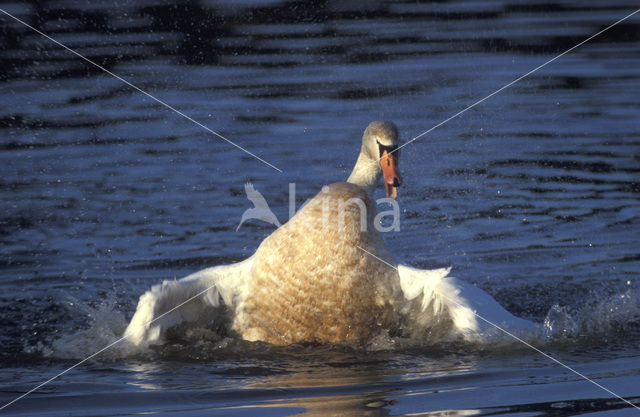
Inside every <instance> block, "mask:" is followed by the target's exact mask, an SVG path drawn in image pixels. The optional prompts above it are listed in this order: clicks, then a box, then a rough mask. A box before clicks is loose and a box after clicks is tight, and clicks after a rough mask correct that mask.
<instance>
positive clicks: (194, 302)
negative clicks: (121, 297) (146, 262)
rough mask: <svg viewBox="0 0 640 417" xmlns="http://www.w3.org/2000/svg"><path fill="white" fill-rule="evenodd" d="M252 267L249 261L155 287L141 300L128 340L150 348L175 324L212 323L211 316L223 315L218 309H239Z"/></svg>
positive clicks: (222, 266)
mask: <svg viewBox="0 0 640 417" xmlns="http://www.w3.org/2000/svg"><path fill="white" fill-rule="evenodd" d="M252 264H253V260H252V258H249V259H246V260H244V261H242V262H238V263H236V264H231V265H221V266H216V267H212V268H207V269H204V270H202V271H199V272H196V273H194V274H191V275H189V276H187V277H185V278H182V279H180V280H178V281H164V282H163V283H162V284H158V285H154V286H153V287H151V289H150V290H149V291H147V292H146V293H145V294H143V295H142V296H141V297H140V300H139V301H138V307H137V309H136V312H135V314H134V315H133V318H132V319H131V322H130V323H129V325H128V326H127V329H126V330H125V333H124V337H126V338H127V340H128V341H129V342H130V343H131V344H133V345H135V346H146V345H149V344H153V343H157V342H159V341H161V340H162V338H163V335H164V333H165V331H166V330H167V329H169V328H171V327H173V326H175V325H178V324H181V323H184V322H200V321H210V320H211V319H212V318H213V317H210V316H211V315H215V314H219V312H217V311H216V307H221V306H229V307H235V306H236V305H237V303H238V302H239V301H240V298H242V297H243V296H244V289H245V287H246V286H245V283H246V279H247V276H248V274H249V271H250V269H251V265H252ZM187 300H189V301H187ZM183 303H184V304H183ZM181 304H182V305H181ZM177 306H180V307H178V308H176V307H177ZM172 309H173V311H172Z"/></svg>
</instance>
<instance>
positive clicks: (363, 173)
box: [347, 149, 380, 194]
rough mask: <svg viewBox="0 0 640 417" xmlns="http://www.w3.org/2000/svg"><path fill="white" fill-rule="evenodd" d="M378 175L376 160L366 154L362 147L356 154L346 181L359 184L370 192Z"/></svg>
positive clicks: (378, 169)
mask: <svg viewBox="0 0 640 417" xmlns="http://www.w3.org/2000/svg"><path fill="white" fill-rule="evenodd" d="M379 177H380V164H378V161H376V160H374V159H372V158H371V157H369V156H368V155H366V153H365V151H364V149H363V150H362V151H361V152H360V155H358V160H357V161H356V165H355V166H354V167H353V171H352V172H351V175H349V178H347V182H349V183H351V184H355V185H359V186H360V187H362V188H364V189H366V190H367V193H369V194H371V193H372V191H373V189H374V187H375V185H376V183H377V182H378V178H379Z"/></svg>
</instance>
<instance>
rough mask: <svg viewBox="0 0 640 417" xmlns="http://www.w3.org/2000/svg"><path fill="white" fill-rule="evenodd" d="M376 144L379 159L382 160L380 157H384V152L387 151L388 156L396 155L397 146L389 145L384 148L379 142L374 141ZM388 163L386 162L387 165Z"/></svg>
mask: <svg viewBox="0 0 640 417" xmlns="http://www.w3.org/2000/svg"><path fill="white" fill-rule="evenodd" d="M376 143H377V144H378V151H379V152H380V155H379V157H380V158H382V156H383V155H384V151H387V154H388V155H391V154H392V153H394V152H395V153H396V157H397V156H398V155H397V149H398V146H397V145H391V146H384V145H383V144H381V143H380V142H378V141H376ZM389 163H390V162H389V161H387V164H389Z"/></svg>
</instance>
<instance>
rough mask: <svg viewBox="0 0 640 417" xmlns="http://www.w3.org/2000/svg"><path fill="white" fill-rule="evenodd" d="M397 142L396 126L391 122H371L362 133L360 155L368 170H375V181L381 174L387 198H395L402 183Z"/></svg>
mask: <svg viewBox="0 0 640 417" xmlns="http://www.w3.org/2000/svg"><path fill="white" fill-rule="evenodd" d="M399 142H400V140H399V138H398V128H397V127H396V125H394V124H393V123H391V122H384V121H376V122H371V123H370V124H369V126H367V128H366V129H365V131H364V134H363V135H362V150H361V152H360V154H361V157H364V158H365V159H366V160H368V162H369V163H368V164H367V165H368V166H369V167H370V168H369V169H370V170H375V181H376V182H377V179H378V178H379V177H380V174H382V178H383V181H384V189H385V192H386V193H387V197H389V198H396V196H397V195H398V191H397V188H398V187H399V186H400V185H402V177H401V176H400V171H399V170H398V159H399V158H400V150H399V149H398V145H399ZM359 159H360V158H359ZM372 162H373V163H372ZM358 164H360V160H359V161H358ZM356 168H357V167H356ZM354 171H355V169H354Z"/></svg>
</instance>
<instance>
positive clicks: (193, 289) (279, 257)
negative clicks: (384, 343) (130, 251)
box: [125, 122, 534, 346]
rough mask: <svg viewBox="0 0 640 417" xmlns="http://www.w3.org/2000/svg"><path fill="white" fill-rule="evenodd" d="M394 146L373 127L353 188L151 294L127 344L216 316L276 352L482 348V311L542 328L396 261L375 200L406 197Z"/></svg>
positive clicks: (387, 133)
mask: <svg viewBox="0 0 640 417" xmlns="http://www.w3.org/2000/svg"><path fill="white" fill-rule="evenodd" d="M397 146H398V132H397V129H396V127H395V125H393V124H392V123H390V122H373V123H371V124H370V125H369V126H368V127H367V128H366V130H365V131H364V135H363V137H362V147H361V151H360V155H359V156H358V159H357V162H356V165H355V167H354V169H353V172H352V173H351V175H350V176H349V178H348V179H347V182H339V183H335V184H331V185H330V186H328V187H326V186H325V187H323V191H322V192H320V193H319V194H318V195H317V196H315V197H314V198H313V199H312V200H311V201H310V202H309V203H308V204H307V205H305V206H304V207H303V208H302V209H301V210H300V211H299V212H298V213H297V214H296V215H295V216H293V217H292V218H291V219H290V220H289V221H288V222H287V223H285V224H284V225H283V226H282V227H280V228H278V229H277V230H276V231H274V232H273V233H272V234H271V235H270V236H268V237H267V238H265V239H264V241H263V242H262V243H261V244H260V246H259V247H258V249H257V250H256V252H255V253H254V254H253V255H252V256H251V257H250V258H248V259H246V260H244V261H242V262H239V263H236V264H232V265H222V266H216V267H212V268H207V269H204V270H202V271H200V272H196V273H195V274H192V275H189V276H187V277H186V278H183V279H181V280H179V281H165V282H163V283H162V284H159V285H155V286H153V287H152V288H151V290H149V291H147V292H146V293H145V294H144V295H142V296H141V297H140V301H139V303H138V307H137V310H136V312H135V314H134V316H133V318H132V320H131V322H130V324H129V326H128V327H127V329H126V331H125V337H126V338H127V339H128V340H129V341H130V342H131V343H132V344H134V345H137V346H146V345H149V344H152V343H158V342H160V341H162V338H163V335H164V332H165V330H167V329H168V328H170V327H172V326H174V325H177V324H180V323H183V322H201V323H206V322H210V321H211V320H212V318H214V317H221V318H223V319H224V320H226V321H227V322H228V323H227V324H228V327H229V328H230V329H232V331H234V332H235V333H237V334H238V335H239V336H241V337H242V338H243V339H245V340H250V341H257V340H260V341H265V342H268V343H272V344H279V345H285V344H290V343H298V342H321V343H337V342H349V343H354V344H359V345H362V344H365V343H367V342H368V341H370V340H372V338H374V337H375V336H376V335H379V334H390V335H399V336H409V337H413V338H430V339H432V340H433V339H434V338H438V337H442V336H451V335H453V336H458V337H462V338H464V339H467V340H481V339H482V337H483V335H484V332H485V331H486V330H488V328H489V327H490V325H489V324H488V323H487V322H485V321H484V320H482V319H480V318H479V317H478V315H479V316H481V317H483V318H484V319H486V320H488V321H490V322H492V323H495V324H497V325H501V326H506V327H508V328H512V329H525V330H532V329H534V324H533V323H531V322H529V321H527V320H523V319H520V318H517V317H514V316H513V315H511V314H510V313H508V312H507V311H506V310H505V309H504V308H502V307H501V306H500V305H499V304H498V303H497V302H496V301H495V300H494V299H493V298H491V296H489V295H488V294H486V293H485V292H483V291H482V290H480V289H478V288H476V287H474V286H473V285H470V284H466V283H464V282H463V281H461V280H458V279H456V278H452V277H448V276H447V275H448V273H449V269H448V268H444V269H436V270H420V269H416V268H412V267H409V266H405V265H398V264H397V263H396V261H395V259H394V257H393V255H391V253H389V251H388V250H387V248H386V246H385V243H384V241H383V240H382V237H381V234H380V233H379V232H378V231H377V230H376V228H375V227H374V215H375V206H374V204H373V202H372V199H371V193H372V191H373V189H374V187H375V186H376V184H377V183H378V181H379V179H380V177H381V176H382V177H383V179H384V186H385V191H386V194H387V196H388V197H390V198H395V197H396V196H397V187H399V186H400V185H401V183H402V179H401V177H400V174H399V172H398V158H399V152H398V151H397ZM200 293H202V295H200V296H198V297H196V298H194V299H193V300H191V301H189V302H187V303H185V304H184V305H182V306H181V307H179V308H177V309H175V310H174V311H171V312H169V313H168V314H166V315H163V314H164V313H166V312H167V311H169V310H170V309H173V308H174V307H176V306H177V305H179V304H181V303H183V302H184V301H186V300H188V299H189V298H191V297H194V296H195V295H198V294H200ZM476 313H477V315H476Z"/></svg>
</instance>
